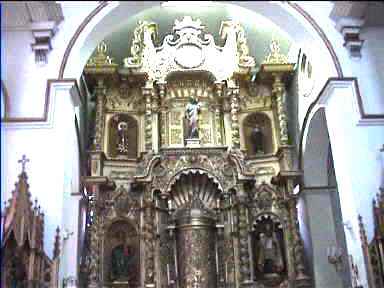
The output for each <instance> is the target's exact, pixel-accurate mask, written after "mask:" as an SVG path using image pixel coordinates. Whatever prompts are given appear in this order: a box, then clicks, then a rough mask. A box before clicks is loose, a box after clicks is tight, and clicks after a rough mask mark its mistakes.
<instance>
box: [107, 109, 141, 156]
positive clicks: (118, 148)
mask: <svg viewBox="0 0 384 288" xmlns="http://www.w3.org/2000/svg"><path fill="white" fill-rule="evenodd" d="M108 131H109V132H108V136H109V137H108V139H109V141H108V152H109V155H110V157H112V158H137V146H138V129H137V121H136V119H135V118H133V117H132V116H130V115H127V114H116V115H114V116H113V117H112V118H111V119H110V120H109V124H108Z"/></svg>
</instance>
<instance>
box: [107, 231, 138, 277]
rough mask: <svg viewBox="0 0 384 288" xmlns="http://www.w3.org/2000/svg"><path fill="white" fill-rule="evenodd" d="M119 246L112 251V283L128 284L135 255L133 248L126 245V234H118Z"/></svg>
mask: <svg viewBox="0 0 384 288" xmlns="http://www.w3.org/2000/svg"><path fill="white" fill-rule="evenodd" d="M117 236H118V239H119V244H118V245H117V246H115V247H114V248H113V249H112V255H111V262H112V263H111V264H112V265H111V272H112V273H111V274H112V275H111V276H112V277H111V278H112V281H124V282H127V281H128V278H129V273H130V272H131V271H130V268H131V266H132V264H133V260H134V255H133V253H132V251H131V248H130V247H129V246H128V245H127V243H126V239H125V238H126V237H125V233H124V232H122V231H120V232H119V233H118V235H117Z"/></svg>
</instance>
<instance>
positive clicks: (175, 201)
mask: <svg viewBox="0 0 384 288" xmlns="http://www.w3.org/2000/svg"><path fill="white" fill-rule="evenodd" d="M219 195H220V189H219V186H218V183H215V182H214V180H213V179H212V177H210V176H209V175H207V174H201V173H193V172H192V171H189V173H185V174H184V173H183V174H181V175H180V177H179V178H178V179H177V180H176V182H175V183H174V184H173V185H172V186H171V200H170V201H169V202H168V208H169V209H170V210H171V211H172V221H173V223H174V224H175V226H174V227H175V235H174V237H173V239H174V240H173V241H174V247H176V249H175V250H174V252H173V253H174V258H173V259H176V260H175V261H174V262H173V263H171V265H170V268H171V271H172V273H171V274H172V275H171V277H172V279H177V280H176V281H178V284H179V287H190V286H189V285H190V284H189V283H190V282H189V281H190V277H191V275H192V276H193V275H195V276H196V271H199V273H201V275H200V276H201V278H200V280H201V283H200V285H201V287H217V277H218V275H217V271H216V265H218V260H219V259H222V255H221V254H220V253H219V250H218V248H217V247H218V246H219V245H220V244H219V243H218V242H219V241H218V240H217V228H216V221H217V219H216V213H215V208H218V207H219V206H220V199H219ZM173 211H174V212H173ZM191 287H192V286H191Z"/></svg>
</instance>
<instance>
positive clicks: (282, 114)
mask: <svg viewBox="0 0 384 288" xmlns="http://www.w3.org/2000/svg"><path fill="white" fill-rule="evenodd" d="M272 93H273V94H274V95H275V97H276V106H277V117H278V120H279V131H280V137H279V138H280V144H281V145H288V120H287V119H288V117H287V108H286V93H285V86H284V83H283V82H282V81H281V74H278V73H276V74H275V75H274V82H273V85H272Z"/></svg>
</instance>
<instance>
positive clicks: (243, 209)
mask: <svg viewBox="0 0 384 288" xmlns="http://www.w3.org/2000/svg"><path fill="white" fill-rule="evenodd" d="M246 198H247V197H246V195H245V194H244V192H243V193H241V194H240V195H239V199H238V206H239V226H238V227H239V257H240V283H241V284H242V285H244V284H247V283H249V282H251V281H252V279H251V271H250V269H249V267H250V255H249V249H248V232H249V231H248V213H247V199H246Z"/></svg>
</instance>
